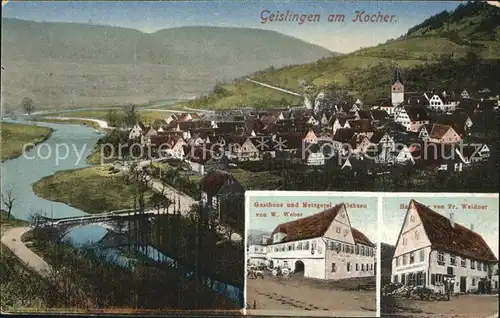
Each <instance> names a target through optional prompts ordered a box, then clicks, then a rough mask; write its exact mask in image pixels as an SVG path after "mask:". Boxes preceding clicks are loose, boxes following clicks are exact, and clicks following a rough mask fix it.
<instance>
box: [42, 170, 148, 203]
mask: <svg viewBox="0 0 500 318" xmlns="http://www.w3.org/2000/svg"><path fill="white" fill-rule="evenodd" d="M33 191H34V192H35V194H36V195H37V196H39V197H41V198H43V199H46V200H51V201H56V202H61V203H65V204H67V205H69V206H72V207H74V208H77V209H79V210H81V211H84V212H87V213H103V212H109V211H114V210H123V209H133V208H134V197H138V193H137V192H136V191H137V184H136V183H134V182H133V181H130V182H128V183H127V182H126V181H125V177H124V175H123V174H122V173H121V172H114V171H113V169H112V166H110V165H104V166H97V167H90V168H82V169H76V170H69V171H59V172H56V173H55V174H53V175H51V176H48V177H44V178H42V179H40V180H39V181H37V182H35V183H34V184H33ZM152 195H153V191H152V190H149V189H147V190H145V195H144V198H145V203H146V206H148V204H149V201H150V199H151V197H152Z"/></svg>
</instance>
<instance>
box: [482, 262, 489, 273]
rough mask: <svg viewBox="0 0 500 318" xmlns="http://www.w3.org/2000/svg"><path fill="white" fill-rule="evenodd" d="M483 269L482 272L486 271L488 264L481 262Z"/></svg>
mask: <svg viewBox="0 0 500 318" xmlns="http://www.w3.org/2000/svg"><path fill="white" fill-rule="evenodd" d="M483 271H484V272H487V271H488V265H487V264H486V263H483Z"/></svg>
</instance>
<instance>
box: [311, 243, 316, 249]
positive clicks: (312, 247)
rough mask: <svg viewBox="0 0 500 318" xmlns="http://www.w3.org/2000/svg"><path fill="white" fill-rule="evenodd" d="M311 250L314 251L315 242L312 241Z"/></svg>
mask: <svg viewBox="0 0 500 318" xmlns="http://www.w3.org/2000/svg"><path fill="white" fill-rule="evenodd" d="M311 249H312V250H316V241H313V242H312V243H311Z"/></svg>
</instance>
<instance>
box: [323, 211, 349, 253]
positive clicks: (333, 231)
mask: <svg viewBox="0 0 500 318" xmlns="http://www.w3.org/2000/svg"><path fill="white" fill-rule="evenodd" d="M324 236H325V237H326V238H329V239H333V240H338V241H342V242H346V243H350V244H354V237H353V235H352V231H351V221H350V220H349V215H348V214H347V210H346V208H345V205H343V204H342V207H341V208H340V210H339V211H338V213H337V215H336V216H335V218H334V219H333V221H332V223H331V224H330V226H329V227H328V230H326V232H325V235H324Z"/></svg>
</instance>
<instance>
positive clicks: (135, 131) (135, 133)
mask: <svg viewBox="0 0 500 318" xmlns="http://www.w3.org/2000/svg"><path fill="white" fill-rule="evenodd" d="M145 128H146V127H144V124H143V123H141V122H139V123H137V124H135V125H134V127H132V129H131V130H130V132H129V133H128V139H129V140H137V139H139V138H141V136H142V131H143V130H144V129H145Z"/></svg>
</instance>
